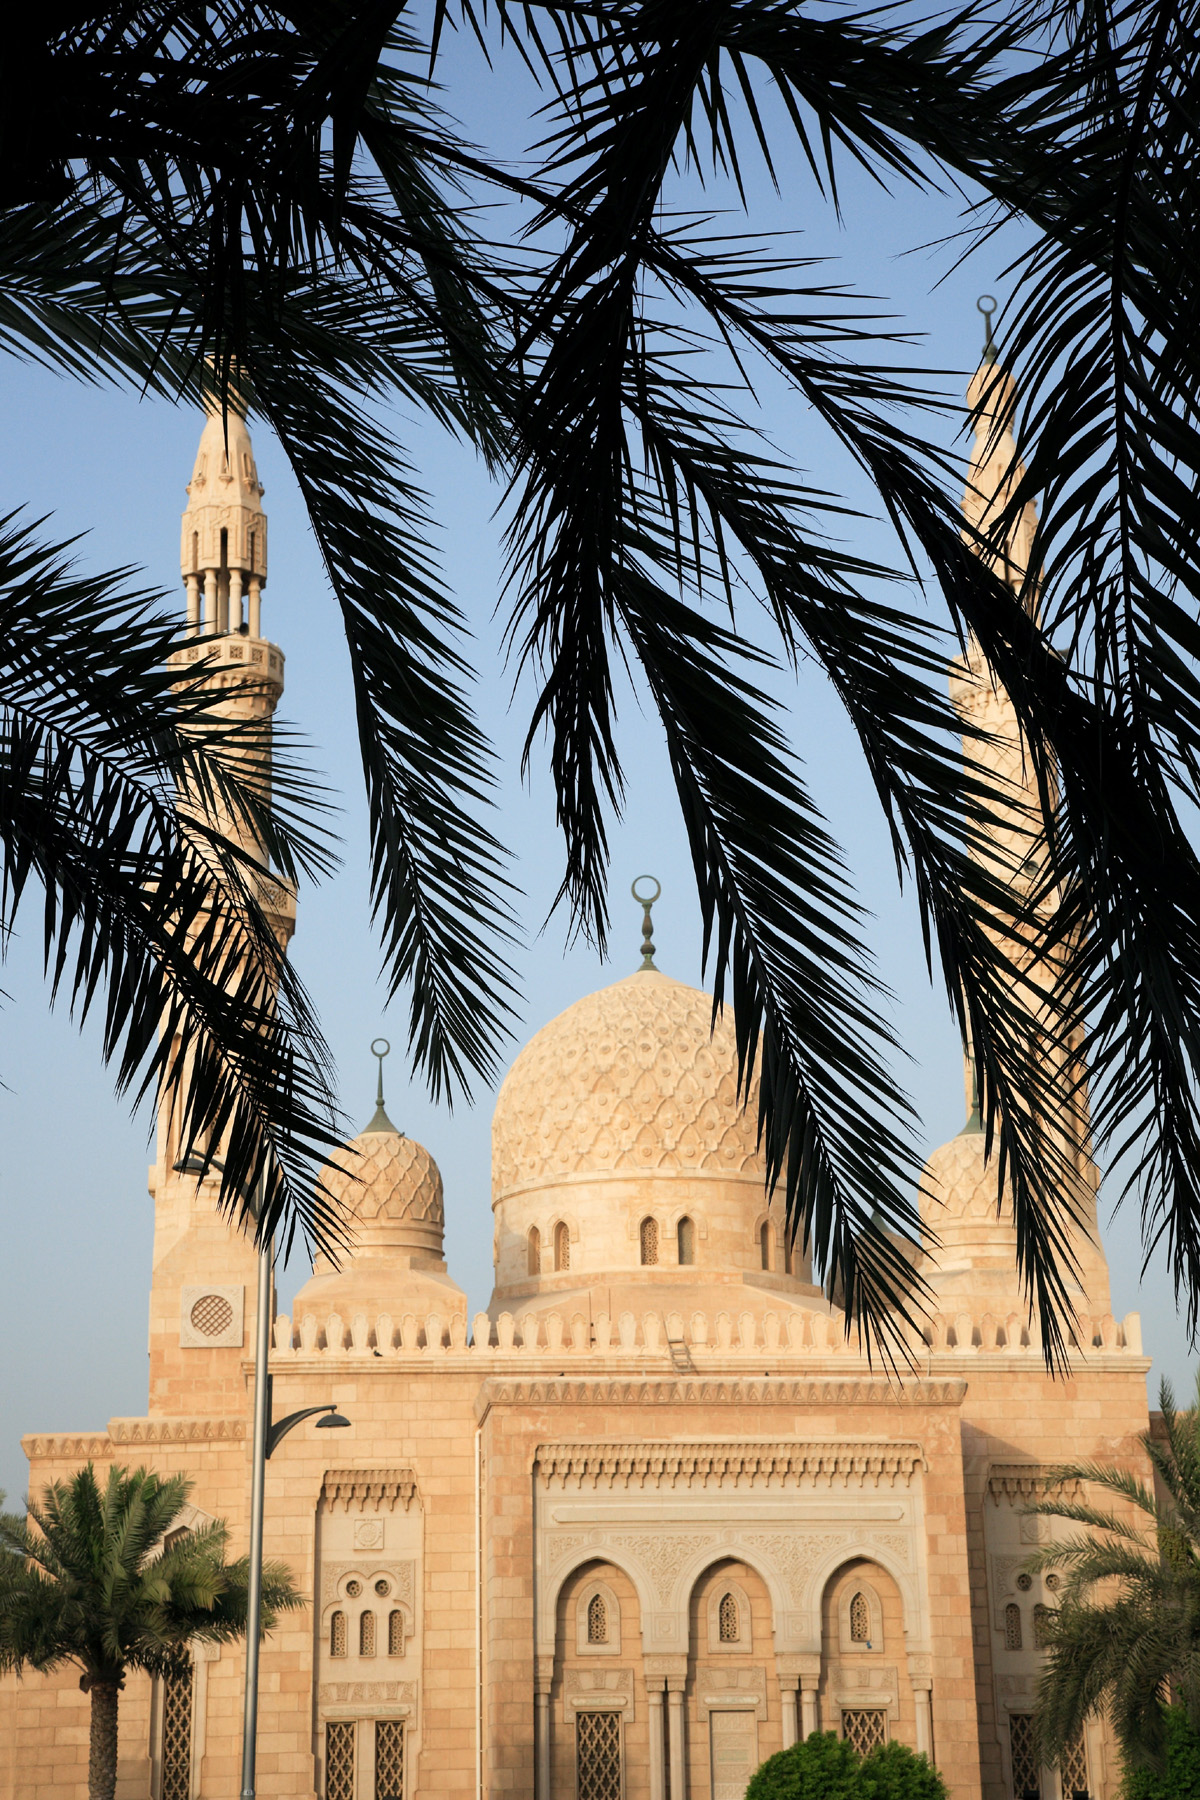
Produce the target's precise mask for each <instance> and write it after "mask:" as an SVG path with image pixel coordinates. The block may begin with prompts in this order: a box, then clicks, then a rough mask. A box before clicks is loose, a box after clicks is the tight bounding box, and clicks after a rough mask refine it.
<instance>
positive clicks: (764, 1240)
mask: <svg viewBox="0 0 1200 1800" xmlns="http://www.w3.org/2000/svg"><path fill="white" fill-rule="evenodd" d="M758 1248H759V1252H760V1254H761V1256H762V1266H763V1268H764V1269H770V1267H771V1227H770V1226H769V1225H768V1224H767V1221H766V1220H765V1219H764V1220H763V1222H762V1224H761V1225H760V1226H759V1228H758Z"/></svg>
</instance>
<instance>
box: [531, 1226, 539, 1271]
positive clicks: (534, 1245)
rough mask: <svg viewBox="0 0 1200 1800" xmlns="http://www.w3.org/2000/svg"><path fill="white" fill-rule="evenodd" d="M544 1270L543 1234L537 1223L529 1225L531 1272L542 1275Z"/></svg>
mask: <svg viewBox="0 0 1200 1800" xmlns="http://www.w3.org/2000/svg"><path fill="white" fill-rule="evenodd" d="M541 1272H542V1234H541V1232H540V1231H539V1230H538V1228H537V1226H536V1225H531V1226H530V1227H529V1273H530V1274H531V1275H540V1274H541Z"/></svg>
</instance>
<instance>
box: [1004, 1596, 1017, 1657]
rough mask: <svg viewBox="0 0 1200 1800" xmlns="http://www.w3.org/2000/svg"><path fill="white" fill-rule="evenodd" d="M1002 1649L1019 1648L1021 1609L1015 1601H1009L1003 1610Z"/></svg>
mask: <svg viewBox="0 0 1200 1800" xmlns="http://www.w3.org/2000/svg"><path fill="white" fill-rule="evenodd" d="M1004 1648H1005V1649H1006V1650H1019V1649H1020V1648H1021V1609H1020V1607H1019V1606H1018V1605H1017V1603H1016V1601H1015V1600H1010V1601H1009V1603H1008V1605H1007V1606H1006V1607H1005V1609H1004Z"/></svg>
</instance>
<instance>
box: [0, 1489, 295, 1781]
mask: <svg viewBox="0 0 1200 1800" xmlns="http://www.w3.org/2000/svg"><path fill="white" fill-rule="evenodd" d="M190 1486H191V1484H190V1483H189V1482H188V1480H187V1479H186V1477H184V1476H182V1475H173V1476H170V1477H169V1478H165V1479H164V1478H163V1477H162V1476H159V1475H155V1474H152V1473H151V1472H150V1471H149V1470H147V1469H135V1470H133V1471H132V1472H130V1471H129V1470H126V1469H119V1468H112V1469H110V1470H109V1472H108V1478H107V1480H106V1482H105V1484H104V1486H103V1488H101V1486H100V1484H99V1482H98V1481H97V1479H96V1473H95V1470H94V1469H93V1467H92V1465H91V1463H88V1465H87V1467H86V1468H83V1469H80V1470H79V1471H78V1472H77V1473H76V1474H75V1475H73V1476H71V1478H70V1479H69V1480H68V1481H56V1482H54V1483H53V1484H52V1485H51V1486H49V1487H47V1488H46V1489H45V1491H44V1493H43V1497H42V1504H41V1506H40V1507H33V1506H31V1507H30V1508H29V1519H30V1520H31V1521H32V1525H30V1524H28V1523H27V1522H26V1521H25V1520H24V1519H22V1518H18V1517H16V1516H14V1515H11V1514H7V1515H4V1516H3V1517H0V1669H3V1670H8V1669H15V1670H17V1671H20V1670H22V1669H24V1668H27V1667H28V1668H32V1669H36V1670H38V1671H39V1672H40V1673H46V1672H47V1671H49V1670H51V1669H55V1668H58V1667H59V1666H60V1665H61V1664H62V1663H65V1662H73V1663H76V1664H78V1666H79V1668H80V1669H81V1670H82V1674H81V1676H80V1680H79V1685H80V1687H81V1688H82V1689H83V1691H84V1693H85V1694H88V1695H90V1697H91V1749H90V1754H89V1758H88V1795H89V1800H112V1796H113V1793H114V1790H115V1787H116V1780H117V1705H118V1696H119V1694H120V1691H121V1689H122V1688H123V1687H124V1685H125V1676H126V1673H127V1671H128V1670H130V1669H144V1670H145V1671H146V1673H147V1674H149V1675H163V1676H165V1675H171V1674H175V1673H178V1672H179V1670H181V1669H182V1668H186V1666H187V1663H188V1660H189V1658H188V1646H189V1644H191V1643H192V1642H193V1640H195V1639H200V1640H202V1641H204V1642H207V1643H229V1642H231V1641H233V1640H234V1639H236V1638H239V1637H242V1636H243V1635H244V1634H245V1630H246V1586H247V1581H248V1577H249V1565H248V1562H247V1560H246V1558H245V1557H242V1558H240V1559H239V1560H238V1561H237V1562H233V1563H227V1562H226V1560H225V1546H226V1542H227V1539H228V1535H229V1534H228V1531H227V1530H226V1527H225V1525H224V1524H223V1523H222V1522H221V1521H219V1520H215V1521H214V1522H213V1523H211V1524H209V1525H203V1526H198V1527H197V1528H196V1529H195V1530H184V1529H183V1528H182V1527H181V1526H180V1524H179V1518H180V1513H181V1511H182V1510H183V1507H184V1504H185V1502H186V1500H187V1497H188V1493H189V1491H190ZM263 1598H264V1613H263V1621H264V1630H269V1629H270V1628H271V1626H272V1624H273V1623H274V1621H275V1617H276V1615H277V1614H278V1613H279V1612H281V1611H284V1610H286V1609H290V1608H292V1607H297V1606H300V1605H301V1604H302V1599H301V1596H300V1595H299V1594H298V1593H297V1591H296V1589H295V1587H294V1586H293V1583H292V1578H291V1574H290V1572H289V1570H288V1569H287V1567H286V1565H285V1564H283V1563H268V1564H265V1565H264V1569H263Z"/></svg>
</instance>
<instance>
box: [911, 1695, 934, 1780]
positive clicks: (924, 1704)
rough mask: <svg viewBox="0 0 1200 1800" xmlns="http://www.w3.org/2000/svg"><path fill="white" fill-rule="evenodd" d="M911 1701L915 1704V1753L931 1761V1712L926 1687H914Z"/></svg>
mask: <svg viewBox="0 0 1200 1800" xmlns="http://www.w3.org/2000/svg"><path fill="white" fill-rule="evenodd" d="M913 1699H914V1700H915V1701H916V1703H917V1753H918V1755H920V1756H927V1757H928V1758H929V1760H930V1762H932V1761H933V1711H932V1707H931V1705H930V1692H929V1687H928V1685H926V1686H924V1687H914V1689H913Z"/></svg>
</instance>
